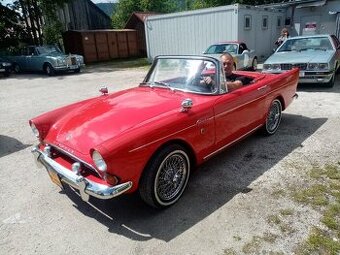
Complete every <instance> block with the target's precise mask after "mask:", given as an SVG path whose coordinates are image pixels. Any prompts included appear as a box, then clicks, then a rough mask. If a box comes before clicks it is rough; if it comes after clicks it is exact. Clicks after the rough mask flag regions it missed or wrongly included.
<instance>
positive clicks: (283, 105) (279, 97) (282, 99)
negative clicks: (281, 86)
mask: <svg viewBox="0 0 340 255" xmlns="http://www.w3.org/2000/svg"><path fill="white" fill-rule="evenodd" d="M275 99H277V100H279V101H280V103H281V106H282V111H284V110H285V109H286V103H285V100H284V98H283V96H282V95H278V96H277V97H276V98H274V100H275ZM274 100H273V101H274Z"/></svg>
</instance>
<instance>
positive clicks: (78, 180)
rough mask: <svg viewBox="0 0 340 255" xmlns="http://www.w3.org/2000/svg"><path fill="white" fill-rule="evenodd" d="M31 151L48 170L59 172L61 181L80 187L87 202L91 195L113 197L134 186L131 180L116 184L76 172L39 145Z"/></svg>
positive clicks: (81, 193) (104, 197) (76, 187)
mask: <svg viewBox="0 0 340 255" xmlns="http://www.w3.org/2000/svg"><path fill="white" fill-rule="evenodd" d="M31 152H32V153H33V155H34V157H35V158H36V161H37V162H39V163H41V164H42V165H43V166H44V167H45V168H46V170H47V171H53V172H54V173H57V174H58V176H59V178H60V181H62V182H64V183H66V184H68V185H70V186H72V187H73V188H75V189H78V190H79V192H80V196H81V198H82V200H83V201H85V202H87V201H88V200H89V196H93V197H96V198H99V199H111V198H113V197H117V196H119V195H121V194H122V193H124V192H126V191H127V190H129V189H130V188H131V187H132V182H131V181H128V182H125V183H122V184H118V185H115V186H109V185H105V184H100V183H96V182H93V181H91V180H89V179H87V178H85V177H83V176H81V175H77V174H75V173H74V172H72V171H71V170H70V169H67V168H65V167H63V166H62V165H60V164H59V163H57V162H55V161H54V160H53V159H51V158H50V157H48V156H47V154H46V153H45V152H43V151H41V150H40V149H39V148H38V147H37V146H36V147H34V148H33V149H32V151H31Z"/></svg>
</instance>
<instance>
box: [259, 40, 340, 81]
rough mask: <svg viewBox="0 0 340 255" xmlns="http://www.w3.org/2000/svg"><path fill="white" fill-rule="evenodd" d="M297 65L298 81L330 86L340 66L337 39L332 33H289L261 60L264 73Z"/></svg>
mask: <svg viewBox="0 0 340 255" xmlns="http://www.w3.org/2000/svg"><path fill="white" fill-rule="evenodd" d="M292 68H299V70H300V76H299V83H315V84H322V85H323V86H325V87H333V86H334V81H335V74H336V72H337V71H339V70H340V42H339V40H338V38H337V37H336V36H335V35H309V36H296V37H290V38H288V39H287V40H286V41H284V43H283V44H282V45H281V46H280V47H279V48H278V49H277V50H276V51H275V52H274V54H273V55H271V56H270V57H269V58H268V59H267V60H266V61H265V62H264V64H263V70H262V72H264V73H282V72H285V71H287V70H290V69H292Z"/></svg>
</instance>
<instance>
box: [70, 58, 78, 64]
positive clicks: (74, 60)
mask: <svg viewBox="0 0 340 255" xmlns="http://www.w3.org/2000/svg"><path fill="white" fill-rule="evenodd" d="M71 63H72V65H76V64H77V59H76V58H75V57H72V58H71Z"/></svg>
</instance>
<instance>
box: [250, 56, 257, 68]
mask: <svg viewBox="0 0 340 255" xmlns="http://www.w3.org/2000/svg"><path fill="white" fill-rule="evenodd" d="M251 70H252V71H256V70H257V58H256V57H255V58H254V59H253V62H252V63H251Z"/></svg>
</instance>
